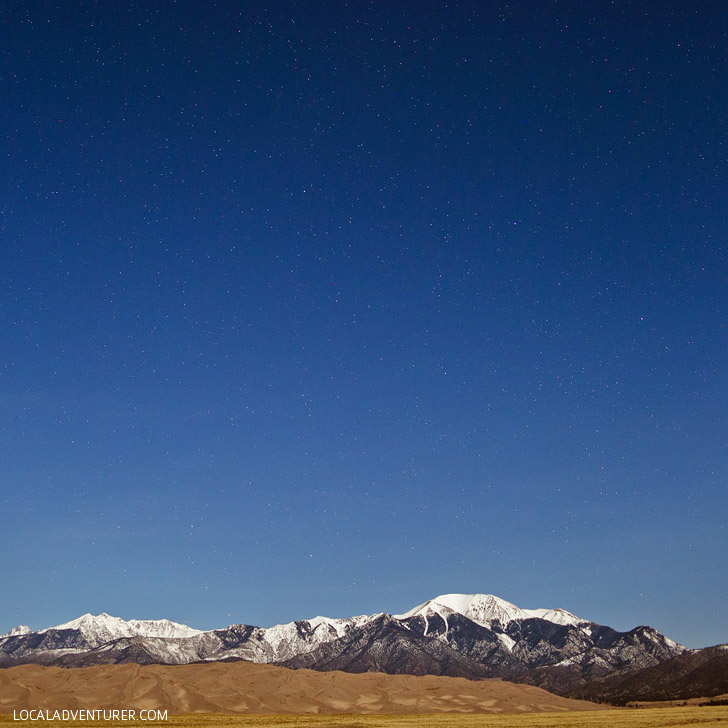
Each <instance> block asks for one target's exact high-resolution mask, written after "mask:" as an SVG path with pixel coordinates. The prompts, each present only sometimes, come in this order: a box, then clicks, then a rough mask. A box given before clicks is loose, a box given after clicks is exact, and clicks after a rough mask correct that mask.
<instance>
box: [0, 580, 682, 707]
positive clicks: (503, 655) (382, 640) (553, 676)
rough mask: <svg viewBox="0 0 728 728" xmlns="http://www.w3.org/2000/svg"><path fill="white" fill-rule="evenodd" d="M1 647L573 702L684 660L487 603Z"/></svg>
mask: <svg viewBox="0 0 728 728" xmlns="http://www.w3.org/2000/svg"><path fill="white" fill-rule="evenodd" d="M18 630H19V628H16V630H13V631H12V632H11V633H9V634H8V635H5V636H4V637H0V667H2V666H9V665H13V664H20V663H26V662H33V663H40V664H47V665H58V666H62V667H76V666H86V665H95V664H102V663H103V664H106V663H120V662H136V663H141V664H147V663H165V664H186V663H190V662H200V661H219V660H231V659H240V660H248V661H251V662H258V663H271V664H277V665H283V666H286V667H292V668H311V669H315V670H344V671H347V672H367V671H377V672H388V673H393V674H395V673H404V674H415V675H421V674H435V675H452V676H459V677H469V678H482V677H501V678H505V679H510V680H518V681H526V682H532V683H535V684H539V685H542V686H544V687H547V688H548V689H552V690H553V691H554V692H560V693H562V694H569V692H570V691H573V690H574V689H576V688H577V687H579V686H583V685H584V684H585V683H586V682H587V681H588V680H590V679H591V678H594V677H602V676H606V675H611V674H621V673H625V672H629V671H631V670H636V669H640V668H643V667H648V666H651V665H656V664H658V663H660V662H662V661H664V660H667V659H669V658H671V657H674V656H675V655H679V654H681V653H683V652H685V648H684V647H682V646H680V645H677V644H676V643H674V642H672V641H671V640H669V639H667V638H666V637H664V636H663V635H661V634H660V633H659V632H657V631H656V630H654V629H652V628H651V627H638V628H635V629H634V630H631V631H629V632H617V631H616V630H613V629H611V628H609V627H605V626H602V625H598V624H596V623H594V622H590V621H589V620H586V619H582V618H580V617H577V616H575V615H574V614H571V613H570V612H567V611H565V610H562V609H521V608H520V607H517V606H516V605H515V604H511V603H510V602H507V601H505V600H503V599H500V598H499V597H496V596H494V595H492V594H443V595H441V596H439V597H435V598H434V599H430V600H428V601H426V602H424V603H423V604H420V605H418V606H416V607H414V608H413V609H410V610H409V611H407V612H405V613H404V614H399V615H394V616H392V615H390V614H385V613H381V614H374V615H369V616H366V615H362V616H358V617H351V618H349V619H331V618H328V617H314V618H313V619H309V620H300V621H296V622H289V623H287V624H280V625H276V626H274V627H268V628H262V627H255V626H251V625H245V624H233V625H231V626H229V627H227V628H225V629H218V630H209V631H201V630H197V629H193V628H191V627H188V626H186V625H183V624H178V623H175V622H170V621H169V620H165V619H162V620H129V621H125V620H123V619H120V618H119V617H112V616H110V615H108V614H100V615H97V616H94V615H91V614H85V615H83V616H82V617H79V618H78V619H74V620H72V621H70V622H65V623H64V624H60V625H57V626H55V627H49V628H47V629H44V630H40V631H38V632H31V631H23V630H21V631H18Z"/></svg>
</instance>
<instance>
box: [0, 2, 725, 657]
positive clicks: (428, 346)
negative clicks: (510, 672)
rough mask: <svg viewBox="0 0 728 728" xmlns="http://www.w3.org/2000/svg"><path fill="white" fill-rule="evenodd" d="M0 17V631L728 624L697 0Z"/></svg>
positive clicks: (710, 91) (710, 26)
mask: <svg viewBox="0 0 728 728" xmlns="http://www.w3.org/2000/svg"><path fill="white" fill-rule="evenodd" d="M0 18H1V19H2V22H1V23H0V35H1V41H2V42H0V49H2V50H1V51H0V54H1V62H0V90H1V91H2V98H3V103H2V105H0V121H1V124H0V130H1V131H2V139H3V146H2V154H1V156H0V179H1V180H2V183H3V193H2V195H1V196H0V244H1V245H2V252H3V264H2V266H1V267H0V334H1V335H0V483H2V493H1V495H0V529H1V530H2V533H3V536H2V539H0V563H2V565H3V569H2V571H3V578H4V582H5V585H6V594H9V595H10V598H6V599H4V600H3V603H2V608H1V609H0V632H3V631H6V630H7V629H10V628H11V627H13V626H15V625H16V624H17V623H19V622H22V623H29V624H30V625H31V626H32V627H34V628H41V627H46V626H49V625H51V624H56V623H60V622H62V621H65V620H67V619H71V618H73V617H76V616H78V615H79V614H81V613H83V612H87V611H91V612H94V613H98V612H101V611H106V612H109V613H112V614H115V615H119V616H122V617H125V618H130V617H136V618H140V619H143V618H159V617H167V618H170V619H173V620H176V621H181V622H186V623H188V624H191V625H192V626H195V627H199V628H212V627H220V626H224V625H226V624H228V623H229V622H231V621H237V622H246V623H249V624H259V625H262V626H267V625H271V624H274V623H276V622H282V621H288V620H291V619H294V618H304V617H310V616H313V615H314V614H320V613H323V614H326V615H328V616H350V615H352V614H354V613H363V612H376V611H390V612H395V613H396V612H398V611H399V612H401V611H404V610H406V609H408V608H409V607H411V606H413V605H414V604H417V603H419V602H421V601H423V600H424V599H427V598H430V597H432V596H435V595H436V594H440V593H446V592H466V593H471V592H491V593H494V594H497V595H499V596H501V597H503V598H505V599H508V600H510V601H512V602H515V603H517V604H519V605H522V606H524V607H530V608H533V607H563V608H565V609H568V610H569V611H571V612H574V613H577V614H580V615H583V616H585V617H588V618H590V619H593V620H595V621H599V622H602V623H605V624H609V625H611V626H614V627H617V628H631V627H634V626H636V625H637V624H640V623H648V624H651V625H653V626H655V627H657V628H658V629H660V630H661V631H662V632H664V633H666V634H668V635H669V636H670V637H672V638H673V639H676V640H678V641H681V642H683V643H685V644H687V645H688V646H704V645H708V644H715V643H717V642H725V640H726V639H728V636H727V635H728V622H727V621H726V617H725V609H724V605H725V597H726V594H727V593H728V575H727V574H726V570H725V565H724V563H723V562H724V554H725V553H726V550H727V549H728V534H727V533H726V527H725V523H726V519H727V516H728V513H727V512H726V511H727V510H728V508H727V506H728V497H727V496H726V483H727V482H728V460H727V455H728V435H727V434H726V433H728V422H727V421H726V414H725V413H726V412H728V387H727V385H726V382H728V361H727V359H726V352H727V351H728V346H727V345H728V341H727V338H726V334H727V331H726V322H727V321H728V294H727V293H726V290H727V289H726V283H727V273H728V266H727V265H726V239H725V238H726V232H725V230H726V228H725V220H726V219H727V218H728V210H727V209H726V199H727V198H726V183H727V181H728V142H726V140H727V139H728V134H727V132H728V128H727V125H728V122H727V121H726V115H725V108H726V102H728V98H727V95H726V89H728V59H727V57H726V48H727V47H728V45H727V44H726V32H727V31H726V28H728V25H726V21H728V16H727V15H726V8H725V7H724V6H723V5H722V4H721V3H717V2H707V1H699V2H695V3H690V4H684V3H677V2H671V1H669V2H663V3H659V4H649V3H648V4H645V3H633V2H619V3H613V2H606V1H600V2H592V3H570V2H566V1H564V0H556V1H551V2H538V3H537V2H531V1H530V0H524V1H523V2H519V3H506V2H493V3H477V2H447V3H445V2H430V1H427V2H423V3H416V4H413V3H384V2H379V1H378V0H374V1H373V2H360V3H355V2H334V1H333V0H322V1H321V2H315V3H305V4H300V3H293V2H279V3H274V4H268V3H264V2H249V3H228V2H214V1H212V2H206V3H203V4H200V3H192V2H187V1H186V0H185V1H178V2H175V1H174V0H162V1H160V2H158V3H154V4H150V3H141V2H127V3H122V4H116V6H114V4H111V5H110V4H108V3H98V2H81V3H78V4H73V5H67V4H56V3H53V2H45V1H41V0H38V1H36V2H9V3H5V4H4V6H3V8H2V9H0Z"/></svg>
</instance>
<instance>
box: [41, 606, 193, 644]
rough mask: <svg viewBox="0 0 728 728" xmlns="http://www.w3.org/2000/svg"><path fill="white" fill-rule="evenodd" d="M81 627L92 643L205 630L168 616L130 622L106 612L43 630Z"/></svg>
mask: <svg viewBox="0 0 728 728" xmlns="http://www.w3.org/2000/svg"><path fill="white" fill-rule="evenodd" d="M51 629H53V630H62V629H77V630H79V631H80V632H81V634H82V635H83V636H84V638H85V639H86V640H87V641H88V642H89V644H91V645H94V646H99V645H102V644H104V643H106V642H110V641H111V640H116V639H120V638H122V637H167V638H182V637H192V636H194V635H196V634H200V632H201V630H199V629H193V628H192V627H188V626H187V625H185V624H178V623H177V622H171V621H170V620H168V619H131V620H129V621H128V622H127V621H125V620H123V619H121V618H120V617H112V616H111V615H110V614H106V612H102V613H101V614H99V615H93V614H84V615H82V616H80V617H77V618H76V619H73V620H71V621H70V622H64V623H63V624H59V625H57V626H55V627H49V628H48V629H43V630H40V631H41V632H48V631H49V630H51Z"/></svg>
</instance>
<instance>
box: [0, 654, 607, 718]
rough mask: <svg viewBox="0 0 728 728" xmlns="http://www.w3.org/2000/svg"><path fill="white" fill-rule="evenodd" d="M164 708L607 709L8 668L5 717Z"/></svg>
mask: <svg viewBox="0 0 728 728" xmlns="http://www.w3.org/2000/svg"><path fill="white" fill-rule="evenodd" d="M33 708H44V709H58V710H62V709H64V708H68V709H77V708H88V709H100V708H107V709H109V708H119V709H122V708H135V709H138V710H143V709H150V708H161V709H167V710H168V711H169V712H170V713H187V712H205V713H438V712H462V713H472V712H478V713H480V712H483V713H517V712H535V711H568V710H599V709H603V707H602V706H597V705H596V704H594V703H588V702H585V701H580V700H569V699H567V698H561V697H558V696H557V695H553V694H551V693H547V692H546V691H544V690H541V689H539V688H535V687H531V686H528V685H515V684H513V683H508V682H503V681H501V680H482V681H472V680H465V679H464V678H451V677H435V676H423V677H414V676H410V675H384V674H382V673H366V674H362V675H352V674H348V673H343V672H314V671H312V670H287V669H285V668H282V667H273V666H271V665H257V664H252V663H247V662H228V663H220V662H218V663H210V664H197V665H144V666H142V665H132V664H127V665H101V666H98V667H86V668H75V669H64V668H58V667H41V666H38V665H21V666H18V667H10V668H6V669H3V670H0V713H10V712H12V711H13V710H23V709H33Z"/></svg>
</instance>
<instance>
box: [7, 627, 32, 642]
mask: <svg viewBox="0 0 728 728" xmlns="http://www.w3.org/2000/svg"><path fill="white" fill-rule="evenodd" d="M30 631H31V630H30V627H28V625H26V624H19V625H18V626H17V627H13V628H12V629H11V630H10V632H8V633H7V634H4V635H0V639H2V637H13V636H15V635H21V634H30Z"/></svg>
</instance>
